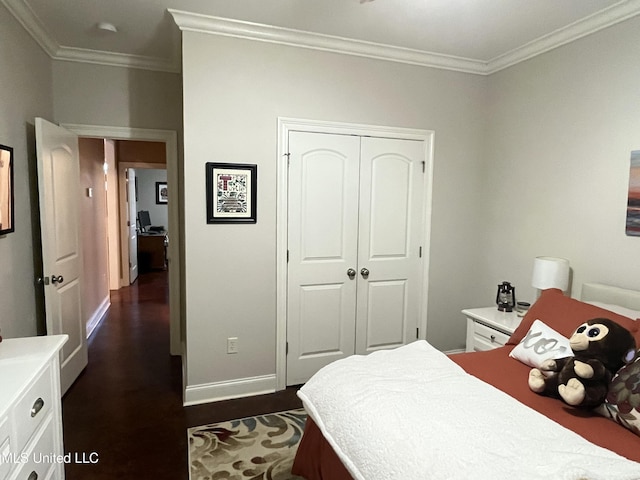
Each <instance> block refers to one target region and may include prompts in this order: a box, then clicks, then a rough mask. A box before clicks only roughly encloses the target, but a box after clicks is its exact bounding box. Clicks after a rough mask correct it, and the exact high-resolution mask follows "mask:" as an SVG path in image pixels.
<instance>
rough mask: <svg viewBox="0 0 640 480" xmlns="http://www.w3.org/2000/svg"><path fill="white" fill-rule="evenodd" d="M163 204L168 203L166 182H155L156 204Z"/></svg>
mask: <svg viewBox="0 0 640 480" xmlns="http://www.w3.org/2000/svg"><path fill="white" fill-rule="evenodd" d="M164 203H169V192H168V190H167V182H156V204H157V205H162V204H164Z"/></svg>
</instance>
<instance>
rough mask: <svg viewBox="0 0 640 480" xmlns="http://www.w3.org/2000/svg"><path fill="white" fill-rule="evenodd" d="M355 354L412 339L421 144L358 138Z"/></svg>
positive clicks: (417, 290)
mask: <svg viewBox="0 0 640 480" xmlns="http://www.w3.org/2000/svg"><path fill="white" fill-rule="evenodd" d="M361 145H362V148H361V154H360V216H359V221H360V224H359V229H358V230H359V234H358V292H357V309H356V311H357V321H356V325H357V328H356V353H358V354H366V353H369V352H371V351H374V350H380V349H385V348H393V347H397V346H400V345H404V344H405V343H408V342H410V341H413V340H415V339H416V338H417V336H418V335H417V327H418V325H419V314H420V303H421V302H420V300H421V292H420V288H421V285H422V281H421V277H422V275H421V272H422V258H421V245H420V241H421V238H422V229H423V225H424V220H423V218H424V214H423V203H424V202H423V195H424V172H423V162H424V158H425V151H424V149H425V143H424V142H421V141H416V140H399V139H389V138H374V137H363V138H362V144H361Z"/></svg>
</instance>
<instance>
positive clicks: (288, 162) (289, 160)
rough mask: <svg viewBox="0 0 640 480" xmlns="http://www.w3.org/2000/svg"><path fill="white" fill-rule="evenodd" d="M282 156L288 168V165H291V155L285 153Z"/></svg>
mask: <svg viewBox="0 0 640 480" xmlns="http://www.w3.org/2000/svg"><path fill="white" fill-rule="evenodd" d="M284 156H285V157H287V167H288V166H289V164H290V163H291V153H285V154H284Z"/></svg>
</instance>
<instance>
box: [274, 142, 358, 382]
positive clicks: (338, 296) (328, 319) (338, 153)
mask: <svg viewBox="0 0 640 480" xmlns="http://www.w3.org/2000/svg"><path fill="white" fill-rule="evenodd" d="M359 150H360V139H359V138H358V137H353V136H345V135H329V134H316V133H304V132H292V133H291V134H290V136H289V151H290V155H289V206H288V212H289V224H288V225H289V230H288V232H289V233H288V249H289V252H288V254H289V263H288V287H287V297H288V298H287V343H288V354H287V384H288V385H295V384H298V383H303V382H305V381H307V380H308V379H309V377H310V376H311V375H313V373H315V372H316V371H317V370H319V369H320V368H321V367H323V366H324V365H326V364H328V363H330V362H332V361H334V360H337V359H340V358H344V357H346V356H349V355H352V354H353V352H354V345H355V344H354V341H355V339H354V336H355V308H356V303H355V297H356V296H355V293H356V283H357V276H356V268H357V265H356V262H357V235H358V175H359V173H358V169H359V166H358V164H359ZM350 269H352V270H353V272H351V273H352V274H351V275H349V270H350Z"/></svg>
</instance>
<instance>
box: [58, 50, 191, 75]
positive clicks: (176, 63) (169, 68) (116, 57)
mask: <svg viewBox="0 0 640 480" xmlns="http://www.w3.org/2000/svg"><path fill="white" fill-rule="evenodd" d="M51 57H52V58H53V59H54V60H65V61H68V62H79V63H93V64H96V65H108V66H111V67H125V68H138V69H141V70H153V71H157V72H169V73H180V71H181V68H182V67H181V64H180V59H179V58H178V60H167V59H164V58H156V57H145V56H142V55H130V54H126V53H115V52H106V51H100V50H89V49H86V48H75V47H63V46H60V47H58V49H57V50H56V53H55V54H54V55H51Z"/></svg>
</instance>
